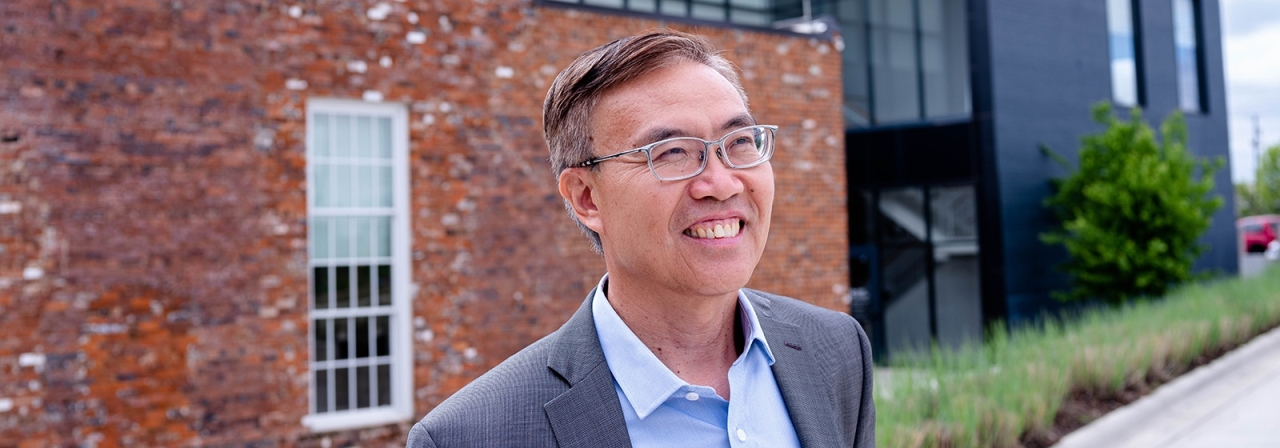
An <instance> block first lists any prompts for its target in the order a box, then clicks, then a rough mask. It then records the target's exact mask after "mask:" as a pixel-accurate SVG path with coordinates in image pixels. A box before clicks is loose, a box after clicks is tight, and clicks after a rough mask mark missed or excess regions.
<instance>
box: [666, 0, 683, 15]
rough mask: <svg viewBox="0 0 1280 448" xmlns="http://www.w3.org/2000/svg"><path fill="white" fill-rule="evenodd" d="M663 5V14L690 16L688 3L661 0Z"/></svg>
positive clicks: (676, 0)
mask: <svg viewBox="0 0 1280 448" xmlns="http://www.w3.org/2000/svg"><path fill="white" fill-rule="evenodd" d="M660 1H661V2H662V3H660V5H662V11H660V12H661V13H662V14H666V15H669V16H686V15H689V10H688V8H689V4H688V2H685V1H681V0H660Z"/></svg>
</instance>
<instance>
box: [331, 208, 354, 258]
mask: <svg viewBox="0 0 1280 448" xmlns="http://www.w3.org/2000/svg"><path fill="white" fill-rule="evenodd" d="M330 219H331V220H332V221H333V237H334V238H333V240H334V243H333V246H334V247H333V252H334V256H336V257H338V258H346V257H350V256H351V224H350V222H351V219H350V218H346V217H337V218H330Z"/></svg>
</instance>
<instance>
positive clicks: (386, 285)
mask: <svg viewBox="0 0 1280 448" xmlns="http://www.w3.org/2000/svg"><path fill="white" fill-rule="evenodd" d="M378 305H381V306H389V305H391V265H385V264H384V265H382V266H378Z"/></svg>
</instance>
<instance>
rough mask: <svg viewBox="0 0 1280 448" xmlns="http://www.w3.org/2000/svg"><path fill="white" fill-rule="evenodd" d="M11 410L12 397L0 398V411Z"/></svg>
mask: <svg viewBox="0 0 1280 448" xmlns="http://www.w3.org/2000/svg"><path fill="white" fill-rule="evenodd" d="M12 410H13V399H12V398H0V412H9V411H12Z"/></svg>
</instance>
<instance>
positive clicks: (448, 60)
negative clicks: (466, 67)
mask: <svg viewBox="0 0 1280 448" xmlns="http://www.w3.org/2000/svg"><path fill="white" fill-rule="evenodd" d="M440 62H441V63H443V64H444V65H458V64H461V63H462V57H461V56H458V55H456V54H446V55H444V56H441V57H440Z"/></svg>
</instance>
